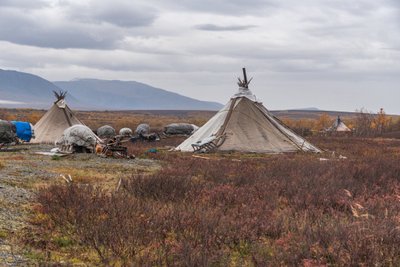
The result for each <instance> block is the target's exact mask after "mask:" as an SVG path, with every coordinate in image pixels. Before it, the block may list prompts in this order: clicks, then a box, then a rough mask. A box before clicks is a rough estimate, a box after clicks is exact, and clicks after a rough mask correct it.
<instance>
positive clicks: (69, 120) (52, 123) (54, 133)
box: [33, 92, 83, 143]
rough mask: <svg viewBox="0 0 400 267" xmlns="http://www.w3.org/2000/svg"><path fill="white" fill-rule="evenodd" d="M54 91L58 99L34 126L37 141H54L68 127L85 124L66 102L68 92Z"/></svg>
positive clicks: (35, 140)
mask: <svg viewBox="0 0 400 267" xmlns="http://www.w3.org/2000/svg"><path fill="white" fill-rule="evenodd" d="M54 93H55V95H56V98H57V100H56V101H55V102H54V104H53V106H52V107H51V108H50V109H49V110H48V111H47V112H46V114H44V115H43V117H42V118H41V119H40V120H39V121H38V122H37V123H36V124H35V126H34V130H35V139H34V140H33V141H34V142H35V143H54V142H55V141H57V139H58V138H60V137H61V136H62V134H63V132H64V130H65V129H67V128H68V127H71V126H72V125H76V124H83V123H82V122H81V121H80V120H79V119H78V118H77V117H75V115H74V114H73V113H72V111H71V109H70V108H69V107H68V105H67V104H66V102H65V95H66V92H60V93H57V92H54Z"/></svg>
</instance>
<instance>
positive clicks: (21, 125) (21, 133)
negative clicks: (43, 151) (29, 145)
mask: <svg viewBox="0 0 400 267" xmlns="http://www.w3.org/2000/svg"><path fill="white" fill-rule="evenodd" d="M12 123H13V124H14V125H15V127H16V128H17V136H18V138H19V139H21V140H23V141H25V142H29V141H31V139H32V137H33V129H32V127H31V124H30V123H29V122H24V121H12Z"/></svg>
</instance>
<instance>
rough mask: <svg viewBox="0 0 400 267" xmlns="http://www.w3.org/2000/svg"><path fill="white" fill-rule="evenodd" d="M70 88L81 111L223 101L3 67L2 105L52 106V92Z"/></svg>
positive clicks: (207, 105) (205, 105)
mask: <svg viewBox="0 0 400 267" xmlns="http://www.w3.org/2000/svg"><path fill="white" fill-rule="evenodd" d="M59 90H64V91H68V94H67V102H68V104H69V105H70V106H71V107H72V108H75V109H82V110H90V109H92V110H135V109H161V110H162V109H176V110H184V109H195V110H218V109H220V108H221V107H222V104H220V103H217V102H211V101H201V100H197V99H194V98H190V97H187V96H183V95H180V94H177V93H174V92H171V91H167V90H165V89H161V88H156V87H153V86H151V85H147V84H145V83H141V82H137V81H120V80H100V79H88V78H84V79H74V80H72V81H56V82H50V81H48V80H46V79H44V78H42V77H40V76H37V75H34V74H31V73H26V72H19V71H16V70H3V69H0V106H1V107H11V108H18V107H19V108H39V109H41V108H49V106H51V104H52V103H53V102H54V100H55V99H54V94H53V91H59Z"/></svg>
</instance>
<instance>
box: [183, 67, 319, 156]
mask: <svg viewBox="0 0 400 267" xmlns="http://www.w3.org/2000/svg"><path fill="white" fill-rule="evenodd" d="M244 73H245V72H244ZM248 83H249V82H247V78H246V77H245V80H244V81H241V80H240V79H239V83H238V84H239V92H238V93H236V94H235V95H233V97H232V98H231V99H230V101H229V102H228V103H227V104H226V105H225V107H223V108H222V109H221V110H220V111H219V112H218V113H217V114H216V115H214V116H213V117H212V118H211V119H210V120H209V121H208V122H207V123H206V124H204V125H203V126H202V127H200V128H199V129H198V130H197V131H196V132H195V133H194V134H193V135H192V136H190V137H189V138H188V139H186V140H185V141H184V142H183V143H181V144H180V145H179V146H178V147H177V148H176V150H178V151H185V152H193V151H194V147H193V146H192V145H193V144H198V143H201V142H202V141H203V140H210V138H213V137H215V138H216V140H217V141H216V142H217V144H216V145H217V148H216V149H217V150H221V151H241V152H257V153H283V152H296V151H306V152H321V151H320V150H319V149H318V148H317V147H315V146H313V145H312V144H310V143H309V142H307V141H306V140H305V139H303V138H302V137H300V136H299V135H297V134H296V133H294V132H293V131H292V130H290V129H289V128H288V127H287V126H285V125H284V124H283V123H282V122H281V121H280V120H279V119H277V118H276V117H275V116H273V115H272V114H271V113H270V112H269V111H268V110H267V109H266V108H265V107H264V106H263V105H262V103H260V102H257V101H256V98H255V96H254V95H253V94H252V93H251V91H250V90H249V89H248Z"/></svg>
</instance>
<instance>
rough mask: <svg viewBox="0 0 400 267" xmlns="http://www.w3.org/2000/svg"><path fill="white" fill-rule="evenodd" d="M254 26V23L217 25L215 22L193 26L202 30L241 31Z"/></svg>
mask: <svg viewBox="0 0 400 267" xmlns="http://www.w3.org/2000/svg"><path fill="white" fill-rule="evenodd" d="M254 27H256V26H255V25H229V26H219V25H215V24H201V25H196V26H195V28H196V29H198V30H203V31H243V30H248V29H250V28H254Z"/></svg>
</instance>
